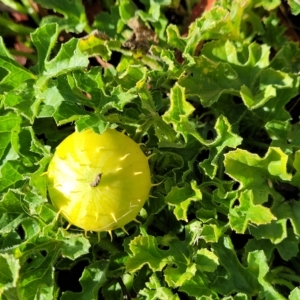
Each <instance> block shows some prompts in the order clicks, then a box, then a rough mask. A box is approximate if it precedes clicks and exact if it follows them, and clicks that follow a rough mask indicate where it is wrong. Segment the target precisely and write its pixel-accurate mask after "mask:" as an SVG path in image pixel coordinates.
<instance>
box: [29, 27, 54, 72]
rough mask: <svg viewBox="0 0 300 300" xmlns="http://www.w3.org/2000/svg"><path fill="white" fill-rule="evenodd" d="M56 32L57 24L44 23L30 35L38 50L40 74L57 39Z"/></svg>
mask: <svg viewBox="0 0 300 300" xmlns="http://www.w3.org/2000/svg"><path fill="white" fill-rule="evenodd" d="M58 34H59V32H58V26H57V24H45V25H43V26H41V27H39V28H37V29H36V30H35V32H33V33H32V34H31V35H30V37H31V40H32V43H33V44H34V46H35V47H36V50H37V52H38V70H39V73H40V74H43V72H44V70H45V62H46V61H47V60H49V58H50V54H51V49H52V48H53V47H54V45H55V43H56V41H57V38H58Z"/></svg>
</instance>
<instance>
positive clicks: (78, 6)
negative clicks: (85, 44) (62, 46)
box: [36, 0, 88, 33]
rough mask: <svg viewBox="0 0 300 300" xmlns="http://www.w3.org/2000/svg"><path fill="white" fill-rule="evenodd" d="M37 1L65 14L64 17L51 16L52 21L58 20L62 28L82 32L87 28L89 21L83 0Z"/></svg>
mask: <svg viewBox="0 0 300 300" xmlns="http://www.w3.org/2000/svg"><path fill="white" fill-rule="evenodd" d="M36 2H37V3H38V4H41V5H42V6H43V7H46V8H50V9H53V10H54V11H55V12H58V13H60V14H62V15H63V16H64V18H61V17H54V18H53V17H52V18H51V23H56V22H57V23H58V24H59V25H60V27H61V29H65V30H66V31H73V32H77V33H80V32H82V31H83V30H84V29H86V28H87V24H88V22H87V18H86V14H85V10H84V6H83V5H82V3H81V1H79V0H68V1H59V0H50V1H48V0H37V1H36ZM46 20H47V18H46ZM44 22H45V19H44ZM49 23H50V22H49Z"/></svg>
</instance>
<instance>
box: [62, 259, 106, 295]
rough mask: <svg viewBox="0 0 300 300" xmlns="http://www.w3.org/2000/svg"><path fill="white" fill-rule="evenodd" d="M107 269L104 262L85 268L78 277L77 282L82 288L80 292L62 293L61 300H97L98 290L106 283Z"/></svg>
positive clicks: (97, 262)
mask: <svg viewBox="0 0 300 300" xmlns="http://www.w3.org/2000/svg"><path fill="white" fill-rule="evenodd" d="M107 268H108V262H107V261H105V260H100V261H96V262H94V263H92V264H90V265H89V266H88V267H86V268H85V269H84V271H83V273H82V276H81V277H80V279H79V281H80V284H81V286H82V292H80V293H74V292H70V291H67V292H64V293H63V294H62V297H61V299H62V300H69V299H79V300H81V299H82V300H85V299H91V300H97V299H98V290H99V289H100V288H101V287H102V286H103V285H104V284H105V283H106V281H107V271H108V270H107Z"/></svg>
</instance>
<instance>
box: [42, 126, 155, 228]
mask: <svg viewBox="0 0 300 300" xmlns="http://www.w3.org/2000/svg"><path fill="white" fill-rule="evenodd" d="M47 177H48V191H49V195H50V198H51V201H52V203H53V204H54V206H56V207H57V209H58V211H59V214H61V215H62V216H63V217H64V218H65V219H66V220H68V221H69V223H70V224H73V225H76V226H78V227H80V228H82V229H84V230H85V231H88V230H90V231H98V232H100V231H111V230H114V229H116V228H124V225H125V224H127V223H128V222H130V221H132V220H134V219H135V217H136V215H137V214H138V213H139V211H140V210H141V208H142V207H143V205H144V203H145V202H146V200H147V199H148V195H149V192H150V188H151V178H150V169H149V164H148V159H147V157H146V156H145V155H144V153H143V152H142V150H141V149H140V147H139V145H138V144H137V143H136V142H134V141H133V140H132V139H130V138H129V137H128V136H126V135H125V134H123V133H120V132H118V131H116V130H114V129H107V130H106V131H105V132H103V133H102V134H97V133H95V132H94V131H93V130H92V129H87V130H84V131H82V132H74V133H73V134H71V135H70V136H68V137H67V138H66V139H65V140H63V141H62V142H61V144H60V145H59V146H58V147H57V149H56V152H55V154H54V156H53V159H52V160H51V162H50V164H49V167H48V171H47Z"/></svg>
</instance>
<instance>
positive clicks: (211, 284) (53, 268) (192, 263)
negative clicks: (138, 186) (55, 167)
mask: <svg viewBox="0 0 300 300" xmlns="http://www.w3.org/2000/svg"><path fill="white" fill-rule="evenodd" d="M2 2H3V5H5V7H6V8H7V9H8V10H9V9H13V10H15V12H17V13H22V14H23V15H27V16H28V17H29V18H30V20H32V23H30V24H31V25H32V24H34V23H35V25H32V26H27V24H26V25H22V24H17V23H16V22H14V21H13V20H12V19H11V18H10V17H9V15H8V14H1V16H0V25H1V24H4V23H5V22H6V21H7V23H6V24H7V28H6V29H5V30H4V29H3V30H2V29H1V35H2V36H1V37H0V101H1V102H0V270H1V271H0V298H1V299H4V300H10V299H21V300H23V299H24V300H25V299H26V300H31V299H65V300H67V299H95V300H96V299H109V300H111V299H123V298H124V297H127V299H130V298H132V299H133V298H136V299H149V300H150V299H153V300H154V299H166V300H169V299H174V300H178V299H183V298H184V299H185V298H189V299H195V300H202V299H252V298H253V299H254V298H255V299H270V300H271V299H276V300H277V299H291V300H296V299H299V298H300V290H299V287H298V286H299V284H300V276H299V274H300V252H299V237H300V204H299V200H300V198H299V189H300V186H299V182H300V136H299V132H300V126H299V120H298V119H299V113H298V111H299V83H300V80H299V72H300V51H299V47H298V44H296V43H294V42H292V41H291V40H290V38H289V35H286V31H287V28H286V27H285V26H286V25H284V24H283V23H282V22H280V20H279V18H278V11H279V10H281V9H282V6H281V7H280V5H282V4H281V2H280V1H277V0H270V1H260V0H256V1H251V0H243V1H227V0H222V1H221V0H220V1H216V2H215V4H214V7H212V8H211V9H210V10H208V11H206V12H204V13H203V15H202V16H199V17H198V18H197V19H196V20H195V21H193V22H192V23H191V21H190V20H191V18H190V17H191V14H192V12H193V8H194V5H195V4H196V5H197V4H198V1H179V0H164V1H158V0H151V1H150V0H140V1H134V2H133V1H129V0H120V1H113V0H106V1H100V2H101V5H102V6H101V8H100V11H99V12H97V13H96V12H95V13H93V14H94V15H93V18H92V19H91V18H90V17H88V12H89V8H88V4H86V7H84V6H83V4H82V1H79V0H72V1H71V0H70V1H57V0H52V1H44V0H35V1H34V2H36V3H37V4H39V5H41V7H43V9H44V10H45V11H47V10H46V9H48V11H47V12H48V15H47V16H44V17H43V16H42V15H39V14H38V13H37V12H36V11H34V10H33V9H32V7H31V6H30V3H31V2H32V1H27V0H26V1H25V0H23V1H13V0H5V1H2ZM86 2H87V3H88V2H89V1H86ZM182 2H184V3H185V5H182ZM298 2H299V1H296V0H290V1H288V2H287V3H286V4H285V5H286V7H288V6H287V5H289V7H288V8H290V10H291V13H292V14H293V15H295V16H296V15H298V14H299V12H300V9H299V7H300V6H299V3H298ZM138 4H139V5H138ZM53 12H55V14H54V13H53ZM176 20H177V21H176ZM178 20H180V21H178ZM136 21H137V22H136ZM175 23H176V24H175ZM286 24H288V22H286ZM1 26H2V25H1ZM2 27H3V26H2ZM32 27H36V28H35V29H33V28H32ZM12 34H13V35H15V37H16V41H23V42H24V44H26V46H27V47H28V49H29V50H30V53H29V54H28V53H19V52H18V53H16V51H15V50H14V49H12V48H11V42H10V39H11V38H12ZM15 55H18V56H20V55H21V56H22V55H23V56H24V57H25V58H26V59H27V61H26V64H23V65H22V64H20V63H18V62H17V60H16V58H15ZM86 128H93V130H94V131H96V132H98V133H101V132H103V131H104V130H105V129H106V128H117V129H118V130H120V131H121V130H124V131H125V132H126V134H128V135H129V136H130V137H131V138H133V139H134V140H135V141H136V142H139V143H141V147H142V149H143V151H144V152H145V153H146V154H147V155H150V156H151V158H149V164H150V168H151V173H152V181H153V188H152V190H151V197H149V200H148V202H147V203H146V204H145V206H144V208H143V209H142V210H141V212H140V214H139V215H138V216H137V220H138V221H139V223H134V222H132V223H130V224H127V225H126V226H125V229H126V231H128V235H127V234H126V233H125V232H123V231H122V230H115V231H114V232H113V233H112V240H111V239H110V237H109V236H108V234H107V233H105V232H104V233H101V235H100V236H99V237H98V236H97V234H96V233H90V232H89V233H84V232H83V231H82V230H80V229H78V228H75V227H71V228H70V229H69V230H65V229H64V227H66V226H67V224H66V223H65V221H64V220H63V219H61V218H58V219H57V211H56V210H55V208H54V207H53V206H52V204H51V202H50V201H49V199H48V194H47V182H46V177H45V176H44V175H45V172H46V171H47V166H48V164H49V162H50V160H51V156H52V154H53V152H54V151H55V147H56V146H57V145H58V144H59V143H60V142H61V141H62V140H63V139H64V138H65V137H67V136H68V135H69V134H70V133H72V132H73V131H74V130H75V129H76V130H78V131H81V130H84V129H86ZM151 154H152V155H151ZM87 235H88V236H87ZM76 268H77V269H79V273H80V274H79V276H78V278H75V279H74V278H73V279H72V280H73V281H72V282H71V284H69V285H67V284H66V283H67V281H68V280H71V278H68V276H66V275H65V274H66V272H69V273H72V272H73V270H74V269H76ZM69 273H68V274H69Z"/></svg>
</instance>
